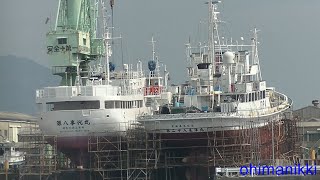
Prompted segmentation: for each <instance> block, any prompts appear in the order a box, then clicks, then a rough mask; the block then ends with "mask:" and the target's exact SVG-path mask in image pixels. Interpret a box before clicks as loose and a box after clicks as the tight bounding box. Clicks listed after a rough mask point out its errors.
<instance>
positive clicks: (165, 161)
mask: <svg viewBox="0 0 320 180" xmlns="http://www.w3.org/2000/svg"><path fill="white" fill-rule="evenodd" d="M264 124H265V125H264V126H261V122H260V123H259V124H258V123H257V122H255V121H253V120H252V121H249V122H246V123H238V126H232V127H229V128H228V127H223V128H222V127H214V128H213V127H209V128H208V127H203V128H198V130H199V131H198V132H197V133H176V134H174V135H172V134H170V133H161V132H165V131H164V130H163V129H160V128H159V127H160V126H159V125H160V123H159V122H156V121H155V122H154V128H153V129H154V130H150V131H147V130H146V129H145V128H144V127H143V126H142V125H139V124H138V123H135V122H130V123H128V124H126V128H122V129H126V131H119V132H117V133H112V134H109V135H108V133H104V135H103V136H101V133H96V134H92V135H91V136H90V137H89V152H90V154H91V157H92V158H91V161H92V163H91V170H93V171H94V172H99V174H100V175H101V177H102V179H103V180H107V179H108V180H111V179H114V180H115V179H127V180H177V179H179V180H184V179H185V180H188V179H199V180H202V179H206V180H207V179H213V177H214V176H215V175H216V173H217V172H216V169H217V168H220V169H221V168H232V167H233V169H234V168H236V167H240V166H243V165H249V164H250V163H251V164H260V163H261V164H271V163H272V162H274V161H272V160H274V159H280V158H281V157H282V158H283V157H284V156H286V158H287V159H288V158H289V156H290V157H292V156H293V155H294V154H295V153H294V152H295V149H296V144H297V143H296V142H297V137H296V135H297V134H296V132H297V130H296V128H297V127H296V125H295V121H294V120H289V119H283V120H274V119H270V120H268V121H266V122H264ZM183 131H184V129H182V130H181V132H183ZM177 132H180V131H177ZM272 132H273V135H272ZM272 139H273V140H272ZM273 145H274V146H273Z"/></svg>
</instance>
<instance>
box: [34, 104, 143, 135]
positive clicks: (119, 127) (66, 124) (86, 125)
mask: <svg viewBox="0 0 320 180" xmlns="http://www.w3.org/2000/svg"><path fill="white" fill-rule="evenodd" d="M147 112H148V108H146V107H144V108H139V109H138V108H133V109H95V110H65V111H49V112H45V113H43V114H42V115H41V119H40V120H39V125H40V128H41V129H42V130H43V132H44V133H46V134H49V135H57V136H58V137H75V136H88V135H90V134H93V133H95V134H99V133H104V134H105V133H114V132H121V131H125V130H126V129H127V128H128V123H129V122H131V121H134V120H135V117H137V115H139V114H142V113H147Z"/></svg>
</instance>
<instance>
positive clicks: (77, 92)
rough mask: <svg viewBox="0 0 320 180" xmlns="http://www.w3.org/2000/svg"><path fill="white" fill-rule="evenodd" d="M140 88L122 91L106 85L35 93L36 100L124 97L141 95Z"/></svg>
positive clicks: (43, 90) (46, 90)
mask: <svg viewBox="0 0 320 180" xmlns="http://www.w3.org/2000/svg"><path fill="white" fill-rule="evenodd" d="M142 94H143V92H142V88H137V89H131V88H130V89H123V88H120V87H113V86H107V85H101V86H80V87H77V86H59V87H47V88H44V89H40V90H37V91H36V98H37V99H39V98H56V97H74V96H126V95H142Z"/></svg>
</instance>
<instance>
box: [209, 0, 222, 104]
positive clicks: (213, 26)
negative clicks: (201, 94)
mask: <svg viewBox="0 0 320 180" xmlns="http://www.w3.org/2000/svg"><path fill="white" fill-rule="evenodd" d="M220 2H221V1H209V2H208V7H209V22H208V25H209V27H208V28H209V31H208V32H209V34H208V36H209V39H208V63H210V64H211V65H212V73H211V74H210V75H209V76H211V77H212V80H210V79H211V78H210V77H209V92H210V93H211V88H212V91H213V94H212V95H211V102H212V103H211V107H212V108H214V106H215V105H214V104H215V103H214V101H215V98H214V94H215V93H214V77H215V75H216V60H215V33H217V32H218V29H217V21H218V17H217V14H218V13H219V12H217V11H216V9H217V4H218V3H220ZM217 35H218V33H217Z"/></svg>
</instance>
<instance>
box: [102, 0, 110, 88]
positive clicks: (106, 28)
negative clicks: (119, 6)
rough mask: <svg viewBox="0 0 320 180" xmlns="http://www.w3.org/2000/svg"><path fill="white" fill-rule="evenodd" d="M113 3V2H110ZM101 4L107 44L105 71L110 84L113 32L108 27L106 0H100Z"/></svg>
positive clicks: (104, 38) (104, 35)
mask: <svg viewBox="0 0 320 180" xmlns="http://www.w3.org/2000/svg"><path fill="white" fill-rule="evenodd" d="M110 3H111V2H110ZM100 4H101V7H102V8H101V9H102V16H103V42H104V46H105V51H106V52H105V57H104V58H105V61H104V72H105V73H106V77H105V84H106V85H109V83H110V67H109V66H110V65H109V62H110V56H111V55H112V49H111V44H110V40H111V39H112V38H111V33H110V32H109V27H108V17H107V14H106V12H107V8H106V6H105V3H104V0H100ZM111 7H113V4H111Z"/></svg>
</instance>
